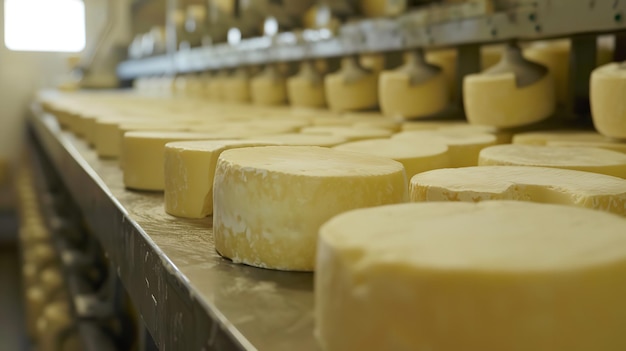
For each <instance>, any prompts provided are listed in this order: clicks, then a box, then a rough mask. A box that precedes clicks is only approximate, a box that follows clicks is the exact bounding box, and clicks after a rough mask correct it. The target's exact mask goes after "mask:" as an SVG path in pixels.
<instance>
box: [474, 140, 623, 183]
mask: <svg viewBox="0 0 626 351" xmlns="http://www.w3.org/2000/svg"><path fill="white" fill-rule="evenodd" d="M478 165H479V166H507V165H508V166H534V167H552V168H562V169H572V170H577V171H585V172H593V173H600V174H606V175H611V176H615V177H620V178H626V155H624V154H622V153H619V152H615V151H610V150H603V149H597V148H593V147H558V146H536V145H518V144H510V145H497V146H491V147H488V148H485V149H483V150H482V151H481V152H480V155H479V160H478Z"/></svg>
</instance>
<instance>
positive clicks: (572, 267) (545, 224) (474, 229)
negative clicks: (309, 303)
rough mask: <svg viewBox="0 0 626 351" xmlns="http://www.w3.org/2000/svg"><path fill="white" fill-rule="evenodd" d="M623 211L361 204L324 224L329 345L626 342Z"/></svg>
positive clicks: (508, 204)
mask: <svg viewBox="0 0 626 351" xmlns="http://www.w3.org/2000/svg"><path fill="white" fill-rule="evenodd" d="M624 223H625V221H624V219H623V218H621V217H619V216H615V215H613V214H609V213H604V212H601V211H592V210H588V209H581V208H576V207H573V206H562V205H553V204H536V203H529V202H519V201H518V202H514V201H486V202H480V203H476V204H474V203H463V202H426V203H413V204H401V205H390V206H381V207H375V208H369V209H359V210H354V211H350V212H347V213H344V214H341V215H338V216H336V217H334V218H333V219H331V220H330V221H328V222H326V223H325V224H324V225H323V226H322V227H321V229H320V238H319V245H318V254H317V265H316V270H315V284H314V286H315V323H316V335H317V336H318V338H319V340H320V343H321V346H322V348H323V349H324V350H327V351H335V350H337V351H343V350H360V351H369V350H376V351H378V350H439V351H459V350H481V351H502V350H509V351H511V350H519V351H527V350H533V351H555V350H568V351H588V350H605V351H619V350H623V349H624V348H626V336H625V335H624V332H623V331H624V325H626V302H625V301H624V298H623V297H624V293H625V292H626V235H624Z"/></svg>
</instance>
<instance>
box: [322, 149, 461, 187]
mask: <svg viewBox="0 0 626 351" xmlns="http://www.w3.org/2000/svg"><path fill="white" fill-rule="evenodd" d="M334 149H335V150H342V151H351V152H361V153H363V154H366V155H374V156H379V157H387V158H390V159H393V160H396V161H398V162H400V163H402V165H403V166H404V169H405V171H406V175H407V178H409V179H410V178H411V177H413V176H414V175H416V174H418V173H421V172H426V171H430V170H433V169H439V168H446V167H449V165H450V160H449V156H448V146H447V145H446V144H445V143H443V142H436V141H433V142H420V141H411V140H406V139H373V140H362V141H355V142H351V143H346V144H342V145H339V146H335V147H334Z"/></svg>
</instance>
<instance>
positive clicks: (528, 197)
mask: <svg viewBox="0 0 626 351" xmlns="http://www.w3.org/2000/svg"><path fill="white" fill-rule="evenodd" d="M459 180H462V181H459ZM409 187H410V197H411V201H414V202H420V201H465V202H479V201H486V200H521V201H532V202H543V203H554V204H563V205H574V206H580V207H587V208H591V209H597V210H603V211H607V212H612V213H615V214H618V215H622V216H626V180H624V179H622V178H617V177H611V176H607V175H604V174H597V173H591V172H581V171H573V170H569V169H556V168H544V167H521V166H481V167H463V168H454V169H453V168H448V169H438V170H433V171H430V172H424V173H421V174H418V175H416V176H414V177H413V178H411V183H410V185H409Z"/></svg>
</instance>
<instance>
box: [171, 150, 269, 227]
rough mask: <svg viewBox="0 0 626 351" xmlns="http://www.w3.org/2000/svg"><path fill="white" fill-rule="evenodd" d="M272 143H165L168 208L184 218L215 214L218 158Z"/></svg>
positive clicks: (172, 213)
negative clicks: (214, 183)
mask: <svg viewBox="0 0 626 351" xmlns="http://www.w3.org/2000/svg"><path fill="white" fill-rule="evenodd" d="M266 145H272V144H269V143H262V142H257V141H252V140H219V141H218V140H213V141H211V140H207V141H180V142H173V143H168V144H167V145H165V163H164V164H165V167H164V168H165V211H166V212H167V213H169V214H171V215H174V216H178V217H184V218H203V217H206V216H209V215H211V214H213V176H214V174H215V167H216V165H217V159H218V157H219V156H220V154H221V153H222V152H223V151H225V150H229V149H235V148H241V147H253V146H266Z"/></svg>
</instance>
